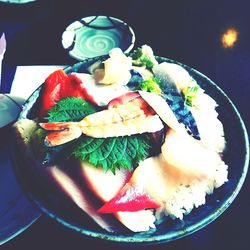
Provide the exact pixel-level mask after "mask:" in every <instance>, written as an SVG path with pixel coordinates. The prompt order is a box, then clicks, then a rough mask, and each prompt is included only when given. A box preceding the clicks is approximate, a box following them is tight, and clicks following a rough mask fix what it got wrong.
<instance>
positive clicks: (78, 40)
mask: <svg viewBox="0 0 250 250" xmlns="http://www.w3.org/2000/svg"><path fill="white" fill-rule="evenodd" d="M134 43H135V34H134V31H133V30H132V28H131V27H129V26H128V25H127V24H126V23H125V22H123V21H122V20H119V19H117V18H114V17H108V16H89V17H84V18H82V19H81V20H79V21H75V22H73V23H72V24H70V25H69V26H68V27H67V28H66V30H65V31H64V32H63V34H62V45H63V47H64V48H65V49H66V50H67V51H68V53H69V55H70V56H71V57H73V58H75V59H77V60H83V59H86V58H91V57H95V56H100V55H105V54H107V53H108V52H109V51H110V49H112V48H115V47H119V48H121V49H122V51H124V52H127V53H128V52H130V51H131V50H132V48H133V47H134Z"/></svg>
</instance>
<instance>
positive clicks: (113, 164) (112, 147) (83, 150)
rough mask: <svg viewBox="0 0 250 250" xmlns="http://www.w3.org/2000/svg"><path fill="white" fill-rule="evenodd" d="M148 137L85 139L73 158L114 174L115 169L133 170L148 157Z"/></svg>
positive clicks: (74, 152)
mask: <svg viewBox="0 0 250 250" xmlns="http://www.w3.org/2000/svg"><path fill="white" fill-rule="evenodd" d="M149 150H150V137H149V136H148V135H147V134H143V135H133V136H123V137H111V138H91V137H85V138H84V139H83V140H82V141H81V143H80V145H79V146H78V147H77V148H76V149H75V150H74V151H73V155H74V157H76V158H78V159H80V160H83V161H88V162H89V163H91V164H93V165H94V166H96V167H100V166H101V167H102V168H103V169H104V171H105V172H107V171H108V170H110V171H112V172H113V173H115V170H116V169H121V168H124V169H128V170H133V168H134V167H135V166H136V165H137V164H138V163H139V162H140V161H142V160H144V159H145V158H147V157H148V156H149Z"/></svg>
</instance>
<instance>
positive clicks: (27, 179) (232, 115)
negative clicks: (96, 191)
mask: <svg viewBox="0 0 250 250" xmlns="http://www.w3.org/2000/svg"><path fill="white" fill-rule="evenodd" d="M156 58H157V60H158V61H159V62H174V63H178V62H175V61H173V60H170V59H167V58H163V57H156ZM98 59H100V58H99V57H98V58H93V59H87V60H85V61H83V62H79V63H77V64H75V65H74V66H72V67H67V68H66V69H65V71H66V73H71V72H85V70H86V68H87V67H88V66H89V65H91V64H92V63H93V62H94V61H96V60H98ZM101 59H103V57H102V58H101ZM178 64H180V63H178ZM180 65H181V66H183V67H184V68H185V69H186V70H187V71H188V72H189V73H190V74H191V75H192V76H193V78H194V79H196V81H197V82H198V83H199V84H200V85H201V87H202V88H203V89H204V90H205V91H206V92H207V93H208V94H209V95H210V96H212V97H213V98H214V99H215V101H216V102H217V103H218V104H219V107H218V113H219V118H220V120H221V121H222V122H223V124H224V129H225V137H226V140H227V150H226V152H225V155H224V160H225V162H226V164H228V166H229V176H228V179H229V181H228V182H226V183H225V184H224V185H223V186H222V187H220V188H218V189H216V190H215V191H214V193H213V194H212V195H208V196H207V200H206V204H205V205H203V206H200V207H199V208H197V209H194V210H193V211H192V212H191V213H190V214H188V215H186V216H184V219H183V220H182V221H181V220H171V219H167V220H166V221H163V222H161V223H159V225H157V228H156V229H152V230H150V231H148V232H142V233H133V232H128V231H119V232H116V233H108V232H106V231H104V230H102V229H101V228H100V227H98V226H96V225H94V224H93V223H92V222H91V221H90V220H89V218H88V217H87V216H85V215H84V213H83V212H82V211H81V210H80V209H79V208H78V207H77V206H76V205H74V204H73V203H72V202H71V201H69V200H68V199H66V198H62V197H61V196H60V195H59V194H58V193H57V192H56V191H54V190H52V189H48V188H47V187H46V185H44V184H43V183H42V182H41V181H40V182H39V179H38V180H34V178H33V177H31V176H29V175H28V174H27V173H25V171H22V168H24V166H23V165H20V164H17V165H16V173H17V176H18V179H19V180H20V183H21V185H22V186H23V188H24V190H25V191H26V193H27V195H28V196H29V197H30V198H31V199H32V201H33V202H34V203H35V204H36V205H37V206H38V207H39V208H40V209H41V211H43V212H44V213H45V214H46V215H48V216H49V217H51V218H53V219H54V220H56V221H58V222H59V223H61V224H62V225H64V226H66V227H68V228H71V229H72V230H74V231H76V232H78V233H79V234H83V235H84V236H88V237H91V238H95V239H103V240H106V241H109V242H116V243H121V244H133V245H136V244H138V245H146V244H159V243H163V242H169V241H173V240H176V239H179V238H182V237H184V236H187V235H189V234H191V233H194V232H196V231H197V230H199V229H201V228H203V227H205V226H206V225H208V224H209V223H211V222H212V221H214V220H215V219H216V218H218V217H219V216H220V215H221V214H222V213H223V212H224V211H225V210H226V209H227V208H228V207H229V206H230V204H231V203H232V202H233V200H234V199H235V198H236V196H237V195H238V193H239V191H240V189H241V187H242V185H243V182H244V180H245V177H246V174H247V169H248V162H249V143H248V136H247V131H246V128H245V125H244V123H243V121H242V118H241V116H240V114H239V112H238V111H237V109H236V107H235V106H234V104H233V103H232V101H231V100H230V99H229V98H228V96H227V95H226V94H225V93H224V92H223V90H221V89H220V88H219V87H218V86H217V85H216V84H215V83H214V82H213V81H211V80H210V79H209V78H208V77H206V76H205V75H203V74H202V73H200V72H198V71H196V70H195V69H192V68H190V67H188V66H186V65H183V64H180ZM40 90H41V87H40V88H38V89H37V90H36V91H35V92H34V93H33V95H32V96H31V97H30V98H29V99H28V101H27V102H26V104H25V106H24V110H23V112H22V113H21V115H20V117H19V119H22V118H31V119H32V118H34V117H35V116H36V109H37V106H38V103H39V93H40ZM16 158H17V159H18V161H19V162H20V161H22V155H21V154H20V153H18V152H17V154H16Z"/></svg>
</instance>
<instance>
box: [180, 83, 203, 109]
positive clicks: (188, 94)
mask: <svg viewBox="0 0 250 250" xmlns="http://www.w3.org/2000/svg"><path fill="white" fill-rule="evenodd" d="M199 90H200V86H199V85H194V86H188V87H187V88H185V89H184V90H183V94H184V98H185V103H186V104H187V105H189V106H190V107H192V106H193V105H194V99H195V97H196V96H197V92H198V91H199Z"/></svg>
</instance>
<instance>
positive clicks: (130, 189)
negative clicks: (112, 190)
mask: <svg viewBox="0 0 250 250" xmlns="http://www.w3.org/2000/svg"><path fill="white" fill-rule="evenodd" d="M159 207H160V204H159V203H157V202H156V201H154V200H153V199H152V198H151V197H150V195H149V194H148V193H146V192H145V190H144V189H143V188H142V187H140V186H136V185H131V184H130V183H127V184H126V185H125V186H124V187H123V188H122V189H121V191H120V192H119V193H118V194H117V195H116V196H115V197H114V198H113V199H111V200H110V201H108V202H107V203H105V204H104V205H103V206H102V207H101V208H100V209H99V210H98V212H99V213H116V212H121V211H122V212H136V211H141V210H144V209H148V208H159Z"/></svg>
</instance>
